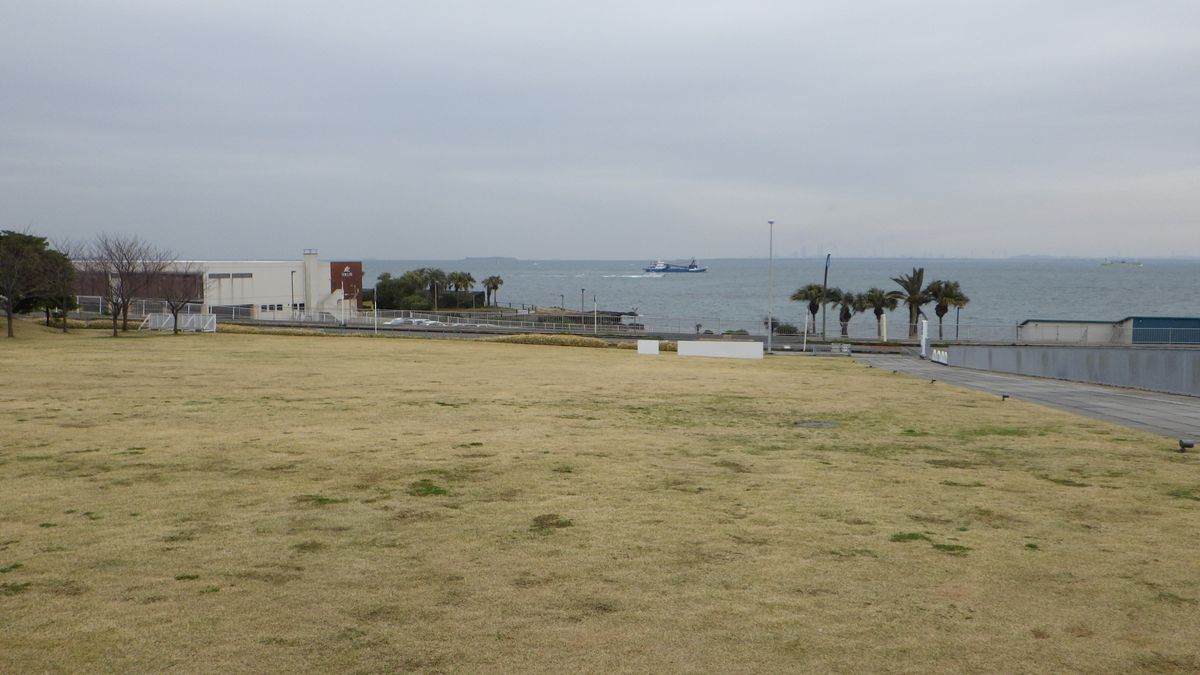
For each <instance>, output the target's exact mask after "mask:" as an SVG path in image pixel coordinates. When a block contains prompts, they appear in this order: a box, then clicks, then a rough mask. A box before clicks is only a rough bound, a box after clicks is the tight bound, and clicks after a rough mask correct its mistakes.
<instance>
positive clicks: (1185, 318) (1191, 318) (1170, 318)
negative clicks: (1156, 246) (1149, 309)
mask: <svg viewBox="0 0 1200 675" xmlns="http://www.w3.org/2000/svg"><path fill="white" fill-rule="evenodd" d="M1133 319H1166V320H1167V321H1200V317H1195V316H1127V317H1125V318H1124V319H1117V320H1116V321H1109V320H1107V319H1097V320H1086V319H1025V320H1024V321H1022V322H1021V325H1022V326H1024V325H1025V324H1027V323H1102V324H1118V323H1125V322H1126V321H1132V320H1133Z"/></svg>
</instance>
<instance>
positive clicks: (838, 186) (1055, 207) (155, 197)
mask: <svg viewBox="0 0 1200 675" xmlns="http://www.w3.org/2000/svg"><path fill="white" fill-rule="evenodd" d="M0 9H3V12H2V13H0V15H2V16H3V20H2V21H0V228H5V229H25V228H29V229H31V230H33V231H34V232H36V233H39V234H45V235H49V236H52V237H65V236H70V237H74V238H76V239H87V238H90V237H91V236H92V235H93V234H94V233H96V232H98V231H107V232H112V233H127V234H136V235H140V236H142V237H145V238H147V239H151V240H152V241H154V242H155V243H157V244H159V245H161V246H164V247H167V248H172V249H174V250H176V251H178V252H179V253H181V254H183V255H185V256H188V257H197V258H200V257H208V258H295V257H297V256H299V254H300V250H301V249H302V248H307V247H316V248H319V249H321V253H322V257H326V254H328V255H329V256H334V257H343V258H347V257H350V258H459V257H463V256H488V255H503V256H517V257H521V258H631V259H653V258H678V257H691V256H697V257H701V258H712V257H750V256H765V255H766V253H767V226H766V221H767V219H768V218H773V219H775V220H776V223H777V224H776V227H775V244H776V248H775V250H776V253H777V254H783V255H791V254H792V253H795V252H804V253H807V254H808V255H816V254H817V253H818V252H819V251H820V250H821V249H836V251H837V252H838V253H839V254H840V255H878V256H889V255H896V256H907V255H946V256H958V255H962V256H967V255H974V256H994V255H1015V254H1021V253H1032V254H1056V255H1093V256H1109V255H1112V256H1127V257H1133V256H1144V257H1148V256H1155V255H1197V254H1200V2H1197V1H1196V0H1181V1H1178V2H1172V1H1162V2H1159V1H1155V0H1142V1H1139V2H1108V1H1105V0H1079V1H1070V0H1062V1H1057V0H1056V1H1053V2H1046V0H1035V1H1023V0H1001V1H997V2H982V1H980V2H974V1H966V0H949V1H945V2H927V1H923V0H914V1H911V2H899V1H882V0H880V1H863V2H798V1H796V0H790V1H781V2H754V1H747V0H739V1H737V2H734V1H729V2H704V1H701V0H687V1H680V2H662V1H655V0H638V1H633V2H625V1H623V0H616V1H613V0H609V1H607V2H587V3H584V2H571V1H567V0H545V1H544V2H532V1H528V0H506V1H504V2H482V1H480V2H465V1H456V0H439V1H438V2H414V1H411V0H409V1H402V0H389V1H380V2H371V1H361V2H343V3H333V2H306V1H297V0H289V1H288V2H250V1H247V0H237V1H232V0H231V1H225V0H202V1H200V0H198V1H195V2H184V1H183V0H180V1H177V2H175V1H172V2H165V1H163V0H145V1H138V0H128V1H124V2H104V1H100V0H78V1H59V0H37V1H27V0H0Z"/></svg>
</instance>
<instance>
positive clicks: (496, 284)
mask: <svg viewBox="0 0 1200 675" xmlns="http://www.w3.org/2000/svg"><path fill="white" fill-rule="evenodd" d="M503 285H504V280H503V279H501V278H500V277H498V276H496V275H494V274H493V275H492V276H490V277H488V278H486V279H484V280H483V288H484V289H485V290H487V298H488V304H492V305H494V304H496V297H497V296H498V292H499V290H500V287H501V286H503Z"/></svg>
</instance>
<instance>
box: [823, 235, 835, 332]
mask: <svg viewBox="0 0 1200 675" xmlns="http://www.w3.org/2000/svg"><path fill="white" fill-rule="evenodd" d="M832 255H833V254H832V253H826V254H825V280H824V281H822V282H821V339H822V340H823V339H825V304H826V303H827V302H828V301H829V298H828V297H827V296H826V294H827V293H828V292H829V258H830V257H831V256H832Z"/></svg>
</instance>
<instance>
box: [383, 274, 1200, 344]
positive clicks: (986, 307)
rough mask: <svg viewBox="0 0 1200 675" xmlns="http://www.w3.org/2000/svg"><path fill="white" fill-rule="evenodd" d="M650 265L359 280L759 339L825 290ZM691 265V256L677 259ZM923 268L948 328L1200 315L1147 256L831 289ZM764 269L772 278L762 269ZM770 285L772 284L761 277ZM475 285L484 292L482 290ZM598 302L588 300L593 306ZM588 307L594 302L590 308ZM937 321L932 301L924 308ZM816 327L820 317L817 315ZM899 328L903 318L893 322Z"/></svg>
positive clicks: (1180, 282) (870, 323)
mask: <svg viewBox="0 0 1200 675" xmlns="http://www.w3.org/2000/svg"><path fill="white" fill-rule="evenodd" d="M653 262H654V261H652V260H636V261H635V260H594V261H589V260H511V259H466V260H367V261H364V271H365V276H364V280H363V283H364V285H365V286H367V287H370V286H371V285H372V284H373V283H374V280H375V279H376V277H377V276H378V275H379V274H380V273H382V272H390V273H391V274H392V275H393V276H399V275H400V274H403V273H404V272H405V271H407V270H410V269H416V268H419V267H438V268H441V269H443V270H445V271H446V272H453V271H464V272H469V273H471V274H472V275H473V276H474V277H475V280H476V282H481V281H482V280H483V279H484V278H485V277H488V276H492V275H496V276H499V277H501V278H502V279H503V280H504V285H503V286H501V287H500V291H499V294H498V297H499V301H500V304H502V305H506V306H514V307H518V308H520V307H522V306H525V307H528V306H542V307H558V306H560V305H562V306H564V307H565V308H566V309H568V310H576V311H577V310H580V309H582V310H584V311H588V312H590V311H592V309H593V307H594V306H595V307H598V308H599V309H602V310H615V311H623V312H628V311H634V312H636V313H637V314H639V315H641V316H642V317H644V319H645V323H647V325H655V324H657V325H660V326H666V327H668V328H669V327H671V326H672V325H673V326H674V327H675V329H677V330H680V331H683V332H691V331H692V330H693V329H694V325H695V324H697V323H698V324H701V326H703V328H704V329H709V330H714V331H717V332H720V331H722V330H732V329H738V328H744V329H747V330H750V331H753V332H762V324H763V320H764V318H765V317H766V316H767V311H768V309H767V308H768V306H770V307H771V311H772V313H773V315H774V316H775V317H776V321H780V322H787V323H791V324H794V325H796V326H799V327H803V324H804V320H805V309H804V307H803V305H802V303H798V302H792V301H790V300H789V296H791V294H792V293H793V292H795V290H796V289H797V288H799V287H801V286H804V285H806V284H810V283H817V284H819V283H822V280H823V276H824V273H825V259H824V258H820V259H813V258H777V259H775V260H774V262H773V263H771V264H768V261H767V260H766V259H708V260H697V263H698V264H700V265H703V266H706V267H707V268H708V271H707V272H705V273H702V274H679V273H675V274H647V273H645V272H644V271H643V268H645V267H649V266H650V265H652V264H653ZM672 262H676V263H679V264H685V265H686V264H687V262H688V260H686V259H685V260H675V261H672ZM913 268H924V270H925V283H926V284H928V283H929V282H930V281H933V280H934V279H945V280H950V281H957V282H959V284H960V285H961V286H962V290H963V292H964V293H965V294H966V295H967V296H968V297H969V298H970V302H969V303H968V304H967V305H966V306H965V307H964V308H962V310H961V312H960V313H959V316H957V317H956V316H955V311H954V310H953V309H951V311H950V314H948V315H947V316H946V319H945V320H946V325H947V327H948V328H949V327H950V326H952V325H953V324H954V323H955V320H956V319H957V320H958V322H960V323H961V324H962V325H963V326H989V327H990V326H1015V325H1016V324H1017V323H1019V322H1021V321H1024V320H1026V319H1073V320H1108V321H1115V320H1119V319H1122V318H1124V317H1126V316H1193V317H1194V316H1200V260H1147V261H1144V262H1143V263H1142V266H1140V267H1138V266H1134V265H1104V264H1103V261H1102V260H1083V259H1038V258H1035V259H1029V258H1018V259H1005V260H980V259H970V260H964V259H932V260H921V259H881V258H870V259H868V258H848V259H836V258H835V259H833V260H831V261H830V265H829V280H828V284H829V286H830V287H831V288H834V287H836V288H840V289H843V290H847V291H853V292H862V291H865V290H867V289H868V288H871V287H878V288H882V289H884V290H887V291H891V290H898V289H899V287H898V286H897V285H896V283H895V282H894V281H892V277H897V276H900V275H902V274H910V273H911V272H912V270H913ZM769 271H770V274H768V272H769ZM768 277H770V279H769V278H768ZM480 288H482V287H481V286H480ZM593 298H594V301H593ZM593 303H594V304H593ZM925 311H926V314H927V315H928V317H929V319H930V320H931V321H932V322H934V323H936V316H934V313H933V307H932V305H928V306H926V308H925ZM826 320H827V321H828V322H829V331H830V332H834V331H835V330H837V310H836V309H834V308H830V309H829V310H828V318H827V319H826ZM818 321H820V319H819V318H818ZM888 321H889V323H890V325H891V326H893V329H892V330H893V331H896V330H897V329H898V328H899V327H900V326H901V325H902V324H903V323H904V322H905V321H907V313H906V312H905V310H904V307H903V306H901V307H900V309H898V310H897V311H895V312H892V313H891V314H890V315H889V318H888ZM851 329H852V333H851V334H852V335H865V334H869V333H873V332H874V331H875V317H874V315H873V314H871V313H870V312H869V311H868V312H867V313H866V314H861V315H857V316H856V317H855V318H854V319H853V320H852V321H851Z"/></svg>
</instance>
